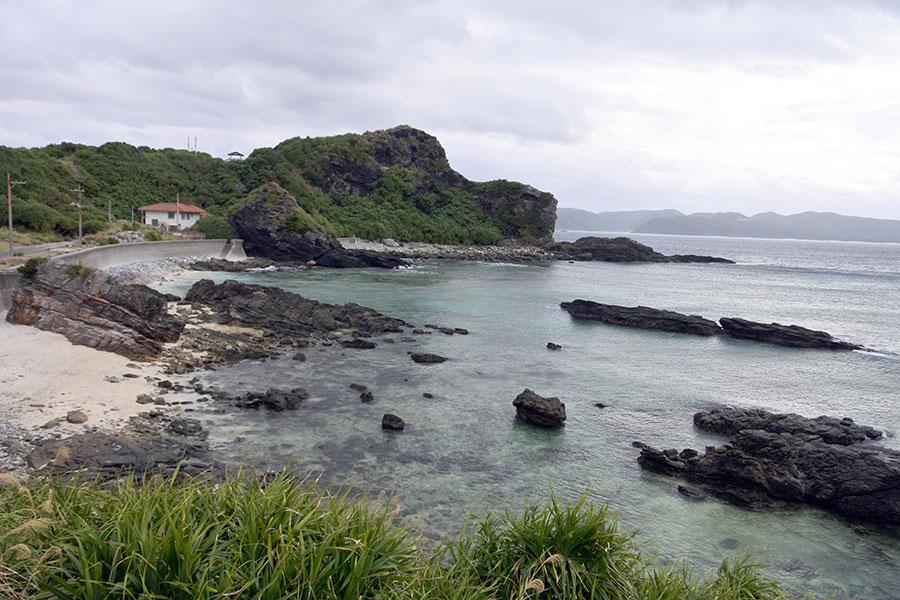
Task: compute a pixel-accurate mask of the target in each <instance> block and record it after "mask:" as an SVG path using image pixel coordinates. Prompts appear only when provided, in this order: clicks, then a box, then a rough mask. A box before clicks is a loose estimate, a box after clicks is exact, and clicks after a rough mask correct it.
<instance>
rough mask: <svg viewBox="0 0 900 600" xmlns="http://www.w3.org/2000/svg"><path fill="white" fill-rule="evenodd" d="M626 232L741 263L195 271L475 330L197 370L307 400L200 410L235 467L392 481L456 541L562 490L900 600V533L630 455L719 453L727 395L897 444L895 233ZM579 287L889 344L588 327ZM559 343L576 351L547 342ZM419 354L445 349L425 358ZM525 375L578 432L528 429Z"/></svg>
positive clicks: (864, 594) (712, 556)
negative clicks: (714, 417) (397, 419)
mask: <svg viewBox="0 0 900 600" xmlns="http://www.w3.org/2000/svg"><path fill="white" fill-rule="evenodd" d="M581 235H584V232H567V233H560V234H559V235H558V237H559V238H561V239H575V238H576V237H580V236H581ZM630 237H634V238H635V239H638V240H639V241H641V242H644V243H647V244H649V245H651V246H652V247H653V248H655V249H656V250H658V251H661V252H663V253H666V254H676V253H678V254H687V253H691V254H710V255H717V256H723V257H727V258H731V259H733V260H735V261H737V263H738V264H735V265H722V264H709V265H704V264H685V265H679V264H661V265H658V264H636V265H635V264H631V265H628V264H612V263H599V262H598V263H567V262H556V263H548V264H543V265H526V266H522V265H514V264H492V263H475V262H454V261H447V262H438V261H424V262H417V263H415V264H414V265H413V266H411V267H409V268H404V269H400V270H392V271H384V270H376V269H371V270H365V269H360V270H351V269H348V270H328V269H315V270H298V271H292V272H266V271H263V272H257V273H251V274H238V275H234V274H223V273H187V274H186V275H185V276H179V277H178V278H176V279H175V280H173V281H168V282H163V283H161V284H159V286H158V287H160V288H161V289H164V290H165V291H173V292H175V293H184V292H185V291H186V289H187V288H188V287H189V286H190V285H191V283H193V281H195V280H197V279H200V278H202V277H207V278H211V279H215V280H217V281H221V280H224V279H227V278H237V279H240V280H242V281H246V282H252V283H259V284H263V285H273V286H279V287H282V288H284V289H287V290H290V291H293V292H297V293H299V294H302V295H304V296H306V297H309V298H313V299H316V300H320V301H323V302H333V303H343V302H356V303H359V304H362V305H365V306H370V307H373V308H375V309H378V310H380V311H382V312H384V313H386V314H389V315H392V316H397V317H401V318H403V319H405V320H407V321H409V322H410V323H413V324H415V325H417V326H420V327H421V326H422V325H423V324H426V323H429V324H432V323H433V324H438V325H444V326H450V327H464V328H467V329H468V330H469V331H470V332H471V334H470V335H467V336H461V335H454V336H447V335H443V334H440V333H434V334H433V335H416V336H413V335H410V334H408V333H405V334H397V335H394V336H392V339H393V340H394V343H387V342H385V341H382V342H379V344H378V347H377V348H376V349H374V350H344V349H341V348H335V347H331V348H311V349H307V350H306V355H307V357H308V360H307V361H305V362H298V361H294V360H291V358H290V355H291V353H290V352H289V353H287V355H286V356H285V357H284V358H281V359H275V360H268V361H262V362H259V361H256V362H246V363H241V364H238V365H235V366H233V367H228V368H222V369H219V370H217V371H214V372H203V373H202V374H201V377H202V381H203V383H204V384H205V385H207V386H213V387H218V388H219V389H223V390H228V391H230V392H233V393H239V392H243V391H249V390H264V389H265V388H267V387H269V386H278V387H304V388H306V389H307V390H309V392H310V393H311V396H312V397H311V398H310V400H308V401H307V402H305V403H304V404H303V406H302V407H301V408H300V409H299V410H297V411H293V412H289V413H277V414H276V413H267V412H256V411H240V412H239V411H237V410H236V409H234V410H232V411H229V412H228V413H226V414H223V415H214V414H209V415H200V416H201V417H202V418H203V419H204V420H205V421H206V422H207V426H208V427H209V428H210V430H211V439H212V440H213V441H214V443H215V444H216V445H217V446H218V447H219V448H220V449H221V450H222V451H223V452H224V453H225V455H226V456H228V457H232V458H234V459H235V460H239V461H242V462H249V463H253V464H255V465H257V466H260V467H275V466H278V465H282V464H285V463H291V464H300V465H301V466H302V467H303V468H305V469H309V470H314V471H317V472H322V473H324V474H325V475H324V476H325V477H326V478H327V479H330V480H337V481H347V482H352V483H354V484H356V485H359V486H361V487H365V488H371V489H373V490H390V491H393V492H394V493H395V494H396V495H397V496H398V498H399V499H400V503H401V504H402V506H403V507H404V509H405V510H406V511H407V512H408V513H409V514H411V515H415V516H418V517H421V518H422V520H423V525H422V526H423V527H424V528H425V529H426V530H427V531H429V532H448V533H455V532H458V531H459V527H460V525H461V523H462V522H463V521H464V520H465V518H466V515H467V514H469V513H483V512H484V511H486V510H488V509H495V510H502V509H505V508H512V509H515V508H516V507H519V506H521V505H522V504H523V503H524V502H526V501H527V500H530V499H532V500H533V499H541V498H546V497H547V496H548V495H549V493H550V491H551V490H553V491H555V492H556V493H557V494H559V495H562V496H566V497H575V496H577V495H579V494H581V493H582V492H584V491H585V490H587V491H588V492H589V493H590V495H591V496H592V497H594V498H595V499H597V500H599V501H605V502H608V503H609V505H610V506H611V507H612V508H613V509H614V510H615V511H618V512H619V513H621V522H622V524H623V525H624V526H625V527H626V528H628V529H637V528H639V529H640V532H639V534H638V537H639V539H641V540H643V541H644V542H645V544H646V547H647V548H649V549H651V550H652V551H653V552H655V553H656V554H657V555H658V556H659V557H661V558H664V559H675V558H679V559H685V560H688V561H690V562H691V563H692V564H694V565H696V566H697V567H698V568H700V569H702V570H705V571H708V570H710V569H712V568H713V566H714V565H715V564H717V562H718V561H719V559H720V557H721V556H722V555H723V554H731V553H733V552H735V551H737V550H741V549H744V548H749V549H753V550H755V551H758V552H761V553H762V560H763V561H764V562H766V563H768V564H770V565H772V567H771V568H770V570H769V571H768V573H769V574H770V575H771V576H773V577H775V578H777V579H780V580H782V581H785V582H787V583H789V584H790V585H792V586H794V587H796V588H798V589H807V590H808V589H812V590H814V591H816V592H818V593H832V592H835V591H837V592H838V593H839V594H841V595H842V596H847V597H852V596H857V597H860V598H867V599H872V600H876V599H887V598H897V597H898V596H900V533H898V530H897V529H887V528H883V527H875V526H872V525H866V524H861V523H857V522H851V521H848V520H845V519H842V518H839V517H835V516H833V515H831V514H829V513H826V512H823V511H820V510H816V509H811V508H804V509H799V510H790V511H786V512H779V513H761V512H749V511H744V510H739V509H737V508H733V507H731V506H727V505H725V504H721V503H719V502H715V501H708V502H692V501H689V500H687V499H686V498H685V497H683V496H681V495H680V494H679V493H678V492H677V490H676V486H677V484H678V482H677V481H675V480H672V479H667V478H664V477H658V476H655V475H651V474H647V473H644V472H642V471H641V470H640V468H639V467H638V464H637V461H636V458H637V456H638V451H637V450H636V449H634V448H632V446H631V442H632V441H635V440H639V441H642V442H645V443H648V444H651V445H653V446H657V447H666V448H669V447H674V448H679V449H680V448H686V447H693V448H699V449H702V448H703V447H704V446H706V445H710V444H721V443H723V442H724V441H725V440H724V439H723V438H720V437H717V436H713V435H709V434H705V433H703V432H700V431H697V430H695V429H694V428H693V425H692V421H691V418H692V415H693V414H694V412H696V411H698V410H701V409H708V408H712V407H716V406H723V405H729V406H740V407H761V408H766V409H769V410H773V411H779V412H797V413H800V414H803V415H807V416H818V415H821V414H828V415H833V416H837V417H843V416H849V417H852V418H853V419H855V420H856V421H857V422H859V423H862V424H867V425H872V426H875V427H877V428H879V429H882V430H884V431H885V432H887V433H888V436H889V437H888V439H887V440H886V442H885V445H887V446H890V447H894V448H898V447H900V446H898V440H897V438H896V437H895V433H897V432H900V245H897V244H869V243H847V242H808V241H790V240H759V239H734V238H709V237H689V236H661V235H631V236H630ZM576 298H583V299H587V300H594V301H598V302H603V303H611V304H623V305H629V306H634V305H638V304H643V305H646V306H652V307H656V308H663V309H669V310H675V311H679V312H684V313H689V314H700V315H703V316H705V317H707V318H712V319H718V318H720V317H743V318H748V319H752V320H757V321H765V322H772V321H775V322H779V323H784V324H792V323H793V324H798V325H803V326H806V327H811V328H814V329H823V330H826V331H828V332H830V333H832V334H833V335H835V336H836V337H839V338H842V339H845V340H849V341H852V342H856V343H859V344H862V345H864V346H867V347H869V348H873V349H875V350H876V351H877V352H874V353H864V352H828V351H816V350H797V349H786V348H779V347H775V346H768V345H765V344H758V343H752V342H742V341H736V340H729V339H715V338H713V339H709V338H700V337H695V336H685V335H678V334H667V333H659V332H649V331H640V330H635V329H627V328H620V327H614V326H608V325H604V324H601V323H592V322H583V321H575V320H573V319H572V318H570V317H569V315H568V313H566V312H565V311H563V310H561V309H560V308H559V303H560V302H563V301H570V300H574V299H576ZM409 340H412V341H409ZM376 341H377V340H376ZM550 341H552V342H556V343H558V344H561V345H562V346H563V349H562V350H561V351H559V352H551V351H549V350H547V349H546V344H547V342H550ZM408 351H417V352H434V353H437V354H440V355H443V356H446V357H449V359H450V360H448V361H447V362H446V363H443V364H438V365H419V364H415V363H413V362H412V361H411V360H410V359H409V358H408V355H407V352H408ZM351 383H361V384H365V385H367V386H369V388H370V389H372V390H373V392H374V394H375V401H374V402H373V403H371V404H362V403H360V401H359V397H358V393H356V392H354V391H353V390H351V389H350V387H349V385H350V384H351ZM526 387H527V388H530V389H532V390H534V391H536V392H537V393H539V394H541V395H544V396H558V397H559V398H560V399H561V400H562V401H563V402H565V403H566V409H567V413H568V421H567V422H566V426H565V428H564V429H562V430H560V431H543V430H539V429H535V428H532V427H529V426H525V425H522V424H520V423H517V422H516V420H515V409H514V408H513V406H512V400H513V398H515V396H516V395H517V394H518V393H520V392H521V391H522V390H523V389H524V388H526ZM423 393H431V394H434V398H432V399H426V398H424V397H423ZM597 402H602V403H604V404H606V405H607V408H603V409H600V408H597V407H596V406H595V403H597ZM384 413H394V414H397V415H399V416H401V417H402V418H403V419H404V420H405V421H406V423H407V428H406V430H405V431H404V432H402V433H399V434H398V433H393V432H383V431H382V430H381V416H382V415H383V414H384Z"/></svg>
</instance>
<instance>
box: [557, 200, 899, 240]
mask: <svg viewBox="0 0 900 600" xmlns="http://www.w3.org/2000/svg"><path fill="white" fill-rule="evenodd" d="M556 229H557V230H564V231H616V232H631V233H663V234H673V235H720V236H725V237H750V238H776V239H800V240H836V241H847V242H851V241H852V242H894V243H900V221H893V220H889V219H871V218H867V217H850V216H846V215H839V214H835V213H831V212H804V213H798V214H794V215H787V216H785V215H779V214H777V213H773V212H764V213H759V214H756V215H752V216H749V217H748V216H746V215H743V214H741V213H737V212H721V213H692V214H687V215H686V214H684V213H682V212H680V211H677V210H673V209H668V210H633V211H606V212H600V213H594V212H590V211H586V210H580V209H577V208H562V207H560V208H558V209H557V220H556Z"/></svg>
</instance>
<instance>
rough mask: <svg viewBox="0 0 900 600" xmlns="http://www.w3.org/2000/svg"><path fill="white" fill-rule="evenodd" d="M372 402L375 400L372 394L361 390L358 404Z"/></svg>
mask: <svg viewBox="0 0 900 600" xmlns="http://www.w3.org/2000/svg"><path fill="white" fill-rule="evenodd" d="M373 400H375V395H374V394H373V393H372V391H371V390H363V391H362V392H361V393H360V394H359V401H360V402H372V401H373Z"/></svg>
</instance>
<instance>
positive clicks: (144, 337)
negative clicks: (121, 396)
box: [6, 262, 184, 361]
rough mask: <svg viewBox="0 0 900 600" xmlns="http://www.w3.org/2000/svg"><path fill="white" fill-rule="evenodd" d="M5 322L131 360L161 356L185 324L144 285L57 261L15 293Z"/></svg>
mask: <svg viewBox="0 0 900 600" xmlns="http://www.w3.org/2000/svg"><path fill="white" fill-rule="evenodd" d="M6 320H7V321H9V322H10V323H14V324H17V325H33V326H35V327H37V328H38V329H43V330H45V331H53V332H55V333H61V334H63V335H64V336H66V338H67V339H68V340H69V341H70V342H72V343H73V344H78V345H81V346H89V347H91V348H96V349H98V350H106V351H108V352H115V353H116V354H121V355H122V356H126V357H128V358H130V359H132V360H138V361H150V360H154V359H156V358H158V357H159V355H160V353H161V352H162V349H163V344H164V343H167V342H174V341H177V340H178V338H179V336H180V334H181V331H182V329H183V328H184V322H183V321H182V320H181V319H179V318H177V317H173V316H171V315H169V314H168V313H167V312H166V298H165V296H163V295H162V294H160V293H159V292H157V291H155V290H152V289H150V288H148V287H146V286H143V285H121V284H119V283H117V282H116V280H115V279H114V278H113V277H111V276H110V275H108V274H107V273H105V272H103V271H95V270H93V269H89V268H86V267H81V266H79V265H64V264H58V263H53V262H48V263H44V264H43V265H41V266H40V267H39V268H38V269H37V272H36V273H35V275H34V277H33V278H31V279H24V278H23V279H22V280H21V282H20V284H19V286H18V287H16V288H15V289H14V290H13V293H12V306H11V308H10V309H9V311H8V313H7V315H6Z"/></svg>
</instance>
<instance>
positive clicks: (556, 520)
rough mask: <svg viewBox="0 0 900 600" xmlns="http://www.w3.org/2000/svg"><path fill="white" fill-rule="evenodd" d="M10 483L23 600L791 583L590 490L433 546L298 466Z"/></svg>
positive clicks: (698, 591)
mask: <svg viewBox="0 0 900 600" xmlns="http://www.w3.org/2000/svg"><path fill="white" fill-rule="evenodd" d="M0 485H2V487H0V596H2V597H3V598H9V599H12V600H21V599H25V598H66V599H75V600H77V599H85V600H87V599H100V598H127V599H138V598H142V599H143V598H146V599H151V598H160V599H161V598H167V599H173V600H180V599H183V600H188V599H190V600H204V599H214V598H222V599H224V598H234V599H237V600H241V599H254V600H269V599H273V600H274V599H282V598H285V599H288V598H302V599H313V598H319V599H343V600H356V599H359V598H380V599H385V600H388V599H393V600H401V599H408V600H413V599H424V598H435V599H437V598H440V599H443V600H488V599H489V598H495V599H525V598H534V599H538V598H545V599H554V600H570V599H571V600H588V599H604V600H606V599H609V600H614V599H621V600H624V599H631V600H638V599H641V600H644V599H647V600H652V599H658V600H663V599H671V600H701V599H703V600H705V599H710V600H713V599H716V600H769V599H772V600H774V599H786V598H787V597H788V595H787V594H786V593H785V592H784V591H783V590H782V589H781V588H780V586H779V585H778V584H776V583H774V582H772V581H770V580H768V579H766V578H765V577H763V576H762V575H761V574H760V571H759V566H758V565H756V564H753V563H752V562H751V561H750V560H748V558H747V557H746V556H738V557H735V558H731V559H726V560H725V561H723V563H722V565H721V567H720V568H719V570H718V572H717V573H716V574H715V575H713V576H712V577H710V578H708V579H700V578H698V577H697V576H696V575H695V574H693V573H692V572H691V570H690V568H689V567H687V566H686V565H680V564H670V565H668V566H658V565H655V564H652V563H650V562H648V561H647V560H646V559H645V557H643V556H642V555H641V554H640V552H639V549H638V547H637V546H636V545H635V543H634V542H633V540H632V538H631V536H630V535H627V534H624V533H622V532H621V531H620V530H619V528H618V526H617V523H616V520H615V518H614V517H613V516H611V515H610V514H609V513H608V512H607V510H606V508H605V507H599V506H594V505H592V504H590V503H589V502H588V501H587V500H586V498H584V497H582V498H581V499H580V500H578V501H577V502H575V503H565V502H562V501H560V500H559V499H557V498H551V500H550V501H549V502H547V503H546V504H544V505H531V506H529V507H527V508H525V509H524V511H523V512H522V513H520V514H517V515H511V514H506V515H503V516H492V515H489V516H486V517H483V518H479V519H474V520H473V521H472V522H471V523H470V526H469V527H468V528H467V529H466V530H465V531H464V532H463V534H462V535H460V536H459V537H458V538H457V539H455V540H450V541H448V542H445V543H444V544H442V545H440V546H437V547H435V545H434V543H426V542H425V540H424V538H422V537H420V535H419V534H418V533H417V532H416V531H415V530H414V529H413V528H411V527H410V526H408V525H403V524H401V523H399V520H398V517H397V509H396V507H395V506H394V505H393V504H392V503H391V502H389V501H384V500H383V499H381V498H378V499H374V500H372V499H366V498H358V497H352V496H351V495H350V494H349V492H348V491H347V490H343V491H337V492H334V493H327V492H323V491H322V490H321V489H320V488H318V487H316V486H315V485H314V484H312V483H309V482H299V481H297V480H295V479H292V478H291V477H288V476H286V475H281V476H273V477H268V478H266V479H264V480H257V479H254V478H251V477H247V476H244V475H239V476H236V477H233V478H231V479H229V480H227V481H225V482H223V483H219V484H215V483H213V482H211V481H207V480H202V479H193V480H188V481H184V482H181V483H176V482H175V479H174V478H172V479H157V480H154V481H151V482H148V483H145V484H144V485H143V486H137V485H135V484H133V483H131V482H125V483H122V484H119V485H117V486H115V487H111V488H99V487H96V486H89V485H77V484H71V483H69V484H65V483H61V482H47V481H41V480H32V481H29V482H27V483H26V484H23V483H20V482H17V481H16V480H15V479H13V478H11V477H10V476H8V475H0Z"/></svg>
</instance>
